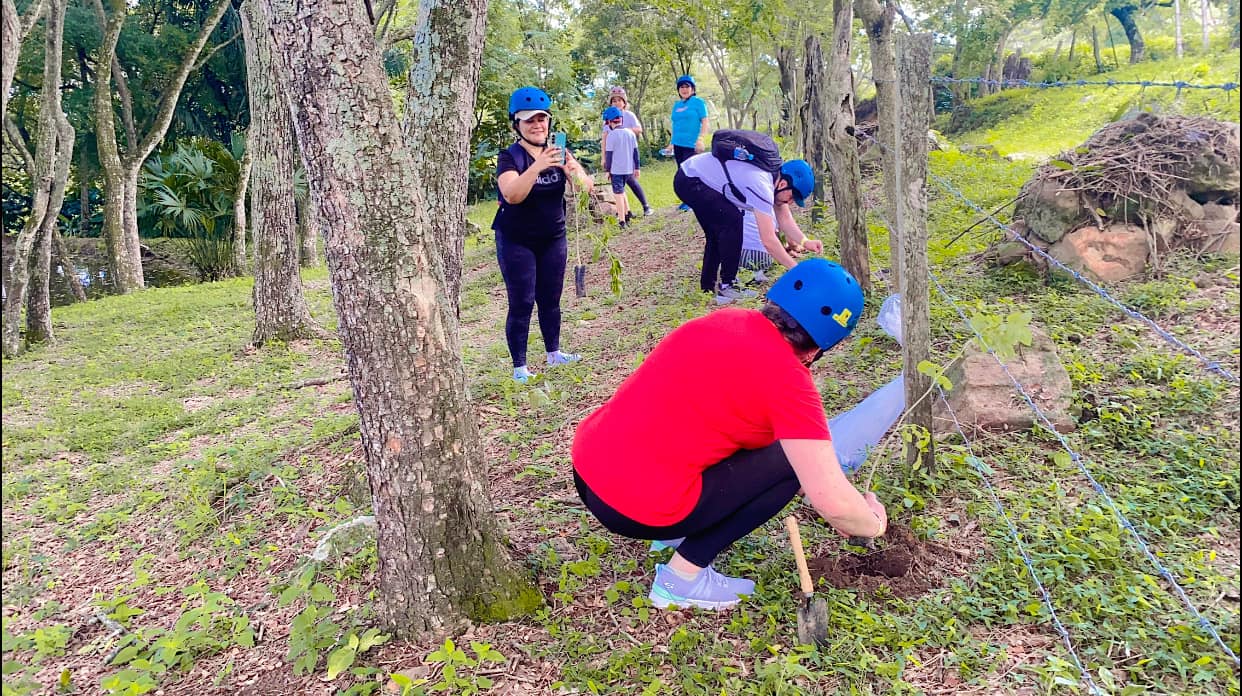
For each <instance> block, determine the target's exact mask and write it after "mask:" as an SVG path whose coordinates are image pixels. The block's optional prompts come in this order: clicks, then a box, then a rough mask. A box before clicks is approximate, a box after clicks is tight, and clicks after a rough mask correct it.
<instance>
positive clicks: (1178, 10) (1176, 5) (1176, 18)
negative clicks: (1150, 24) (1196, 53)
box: [1173, 0, 1186, 58]
mask: <svg viewBox="0 0 1242 696" xmlns="http://www.w3.org/2000/svg"><path fill="white" fill-rule="evenodd" d="M1173 48H1174V51H1175V52H1176V54H1177V57H1178V58H1181V57H1182V56H1184V55H1185V53H1186V49H1185V45H1184V44H1183V42H1182V2H1181V0H1173Z"/></svg>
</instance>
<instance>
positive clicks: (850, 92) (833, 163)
mask: <svg viewBox="0 0 1242 696" xmlns="http://www.w3.org/2000/svg"><path fill="white" fill-rule="evenodd" d="M832 12H833V22H832V53H831V54H830V56H829V59H828V80H827V82H826V84H825V85H824V91H825V92H826V95H825V101H826V102H827V106H828V113H827V114H826V115H827V116H828V121H827V122H826V125H827V128H826V129H825V130H826V135H827V137H826V139H825V140H826V143H825V144H826V146H827V148H826V149H827V155H828V157H827V159H828V172H829V175H830V176H831V178H832V205H833V207H834V208H835V209H836V214H837V238H838V239H839V240H840V242H841V265H842V266H844V267H845V270H847V271H849V272H850V273H851V274H853V276H854V278H855V279H856V280H858V284H859V285H861V286H862V289H863V290H864V291H870V290H871V252H870V248H869V246H868V244H867V216H866V212H865V211H864V210H863V205H862V190H861V181H862V174H861V173H860V172H859V169H858V141H857V140H856V139H855V138H854V73H853V71H852V70H850V53H851V51H850V49H851V46H852V33H853V27H854V22H853V19H854V8H853V6H852V5H851V4H850V0H833V2H832Z"/></svg>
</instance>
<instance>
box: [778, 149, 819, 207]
mask: <svg viewBox="0 0 1242 696" xmlns="http://www.w3.org/2000/svg"><path fill="white" fill-rule="evenodd" d="M781 176H782V177H783V178H785V179H788V180H789V186H790V187H791V188H792V189H793V194H794V202H795V203H797V204H798V207H799V208H805V207H806V197H807V196H809V195H811V194H812V193H814V192H815V172H813V171H811V165H809V164H807V162H806V160H800V159H797V160H789V161H788V162H786V163H784V164H782V165H781Z"/></svg>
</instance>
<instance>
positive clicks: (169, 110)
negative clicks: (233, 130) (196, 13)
mask: <svg viewBox="0 0 1242 696" xmlns="http://www.w3.org/2000/svg"><path fill="white" fill-rule="evenodd" d="M230 7H232V4H231V3H230V2H229V0H215V4H214V5H212V7H211V10H210V11H209V13H208V15H207V19H206V20H205V21H204V22H203V26H202V29H200V30H199V33H198V38H196V39H195V40H194V44H193V45H192V46H191V47H190V50H189V51H187V52H186V54H185V57H184V58H183V59H182V60H181V65H180V67H178V68H177V72H176V73H174V74H173V77H172V79H171V80H169V82H168V85H167V86H166V87H165V88H164V93H163V95H161V97H160V106H159V109H158V111H157V112H156V115H155V118H154V119H153V120H152V121H151V128H150V130H148V131H147V134H146V136H145V137H143V139H142V142H141V143H139V144H138V146H137V147H136V148H134V151H133V152H131V153H129V156H128V157H127V158H126V159H127V162H126V164H127V165H128V167H136V166H140V165H141V164H142V163H143V162H144V161H146V159H147V157H149V156H150V155H151V153H152V152H154V151H155V146H156V145H159V143H160V141H161V140H163V139H164V134H165V133H167V132H168V126H169V124H171V123H172V117H173V111H174V110H175V109H176V108H177V101H178V100H179V99H180V98H181V89H182V88H183V87H185V81H186V79H187V78H188V77H189V76H190V71H191V70H193V69H194V63H195V61H197V60H198V56H199V54H200V53H202V51H203V46H204V45H206V44H207V39H208V38H210V37H211V32H213V31H215V29H216V25H218V24H219V23H220V19H221V18H223V17H224V13H225V12H227V11H228V10H229V8H230Z"/></svg>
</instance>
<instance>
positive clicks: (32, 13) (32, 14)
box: [10, 0, 47, 60]
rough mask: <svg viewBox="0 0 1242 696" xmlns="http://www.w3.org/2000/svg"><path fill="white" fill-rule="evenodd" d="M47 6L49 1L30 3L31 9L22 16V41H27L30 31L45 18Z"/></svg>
mask: <svg viewBox="0 0 1242 696" xmlns="http://www.w3.org/2000/svg"><path fill="white" fill-rule="evenodd" d="M46 5H47V0H34V2H32V3H30V7H27V8H26V13H25V14H23V15H22V19H21V26H20V30H21V38H22V39H25V38H26V34H29V33H30V30H31V29H34V25H35V24H36V23H38V21H39V18H40V17H42V16H43V8H44V7H45V6H46ZM17 45H19V46H20V45H21V41H18V44H17ZM10 60H12V58H10Z"/></svg>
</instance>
